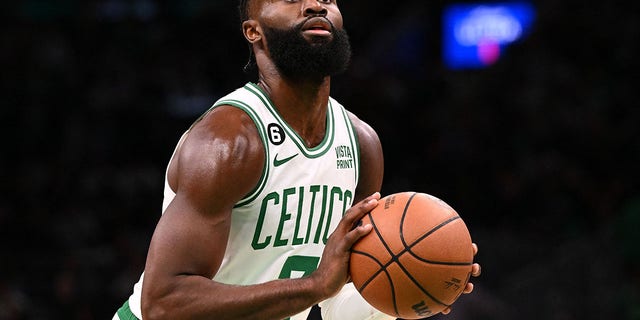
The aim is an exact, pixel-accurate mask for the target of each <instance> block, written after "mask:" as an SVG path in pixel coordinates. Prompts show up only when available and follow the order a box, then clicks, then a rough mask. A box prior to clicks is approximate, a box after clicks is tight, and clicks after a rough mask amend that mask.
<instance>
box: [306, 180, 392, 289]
mask: <svg viewBox="0 0 640 320" xmlns="http://www.w3.org/2000/svg"><path fill="white" fill-rule="evenodd" d="M379 199H380V193H378V192H376V193H374V194H373V195H371V196H369V197H367V198H365V199H364V200H362V201H360V202H358V203H357V204H355V205H354V206H352V207H351V208H349V209H348V210H347V211H346V212H345V214H344V216H343V217H342V220H340V223H339V224H338V226H337V227H336V229H335V230H334V231H333V233H332V234H331V236H329V239H328V240H327V245H326V246H325V248H324V251H323V252H322V259H321V260H320V265H318V269H317V270H316V271H314V273H313V274H312V275H311V277H312V278H314V279H315V280H316V283H317V287H318V289H319V290H323V292H322V296H321V298H322V300H324V299H326V298H329V297H332V296H334V295H335V294H336V293H337V292H338V291H339V290H340V289H341V288H342V287H343V286H344V284H345V283H347V281H348V280H349V259H350V258H351V247H352V246H353V244H354V243H356V242H357V241H358V240H359V239H360V238H362V237H363V236H365V235H366V234H368V233H369V232H370V231H371V230H372V229H373V226H372V225H371V224H366V225H358V223H359V222H360V220H361V219H362V217H363V216H364V215H365V214H367V213H369V211H371V210H372V209H373V208H375V207H376V206H377V205H378V200H379Z"/></svg>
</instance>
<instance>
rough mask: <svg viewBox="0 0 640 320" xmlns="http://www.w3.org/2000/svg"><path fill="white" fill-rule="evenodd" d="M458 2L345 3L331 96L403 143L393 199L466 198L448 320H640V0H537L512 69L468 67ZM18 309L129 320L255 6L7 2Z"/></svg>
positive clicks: (509, 64)
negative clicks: (458, 62)
mask: <svg viewBox="0 0 640 320" xmlns="http://www.w3.org/2000/svg"><path fill="white" fill-rule="evenodd" d="M446 3H452V1H426V2H425V1H418V0H414V1H402V2H394V3H388V2H383V3H380V4H373V3H371V2H370V1H341V2H340V3H339V4H340V7H341V9H342V13H343V15H344V18H345V26H346V28H347V31H349V35H350V37H351V40H352V44H353V49H354V55H353V61H352V64H351V67H350V69H349V70H348V71H347V73H345V74H343V75H340V76H338V77H336V78H334V79H333V89H332V90H333V93H332V95H333V96H334V97H335V98H336V99H338V100H339V101H341V102H342V103H343V104H344V105H345V106H346V107H347V108H349V109H350V110H351V111H353V112H354V113H355V114H356V115H358V116H359V117H360V118H362V119H364V120H365V121H367V122H368V123H370V124H371V125H372V126H373V127H374V128H375V129H376V130H377V132H378V134H379V135H380V138H381V140H382V144H383V148H384V152H385V160H386V166H385V167H386V169H385V182H384V187H383V194H388V193H392V192H399V191H407V190H414V191H420V192H426V193H430V194H433V195H436V196H438V197H440V198H442V199H443V200H445V201H446V202H448V203H449V204H450V205H452V206H453V207H454V208H456V210H457V211H458V212H459V213H460V215H461V216H462V217H463V219H464V220H465V222H466V223H467V225H468V227H469V229H470V231H471V234H472V237H473V238H474V241H475V242H477V243H478V245H479V247H480V253H479V254H478V256H477V260H478V262H480V263H481V264H482V266H483V270H484V272H483V275H482V276H481V277H480V278H479V279H477V280H476V281H475V284H476V291H475V293H474V294H473V295H469V296H464V297H462V298H461V299H460V300H459V301H458V302H457V303H456V305H455V307H454V311H453V312H452V313H451V314H450V315H449V316H447V317H444V316H435V317H434V318H437V319H558V320H565V319H567V320H569V319H640V248H639V246H638V244H640V232H639V231H638V230H639V228H640V188H639V185H638V177H640V174H639V173H640V172H639V171H640V170H639V167H640V166H639V164H640V138H639V137H640V129H639V128H640V125H639V124H640V106H639V105H638V98H640V94H639V93H638V85H639V81H638V80H639V79H638V74H640V73H638V71H640V68H639V63H638V54H639V53H640V50H639V49H640V48H639V46H640V41H639V40H640V16H639V15H640V10H637V9H638V5H637V4H631V3H628V2H625V1H615V0H614V1H609V2H600V3H594V4H591V5H586V4H585V3H583V2H579V1H577V0H570V1H552V0H544V1H537V2H536V1H534V2H533V3H534V4H535V6H536V8H537V17H536V22H535V25H534V28H533V31H532V33H531V34H530V35H528V36H527V37H526V39H524V40H523V41H521V42H519V43H517V44H515V45H514V46H512V47H510V48H509V49H508V51H507V52H506V53H505V54H504V56H503V57H502V58H501V59H500V60H499V61H498V62H497V63H496V64H495V65H493V66H491V67H489V68H486V69H482V70H477V69H474V70H450V69H447V68H446V67H445V66H444V64H443V63H442V61H441V60H442V59H441V55H440V20H439V19H440V15H441V10H442V7H443V5H445V4H446ZM0 8H1V9H2V10H1V12H0V18H1V19H2V22H1V23H0V64H1V65H2V72H1V73H0V82H1V84H0V103H1V106H0V119H2V130H3V132H4V139H3V140H4V143H3V151H2V153H1V157H0V161H1V162H0V164H1V165H2V168H3V169H2V170H0V177H1V178H2V181H3V182H4V183H2V184H1V187H0V188H1V190H0V194H1V195H0V320H5V319H7V320H9V319H10V320H14V319H110V318H111V316H112V315H113V313H114V312H115V310H116V309H117V308H118V307H119V306H120V305H121V304H122V303H123V302H124V301H125V299H126V298H127V297H128V296H129V294H130V293H131V290H132V285H133V283H135V281H136V280H137V278H138V277H139V275H140V272H141V271H142V269H143V267H144V260H145V255H146V250H147V248H148V243H149V240H150V237H151V233H152V232H153V228H154V227H155V223H156V222H157V220H158V218H159V216H160V208H161V200H162V188H163V179H164V172H165V171H164V170H165V166H166V163H167V161H168V159H169V157H170V155H171V153H172V152H173V148H174V146H175V143H176V142H177V140H178V138H179V136H180V135H181V134H182V132H183V130H185V129H186V128H187V127H188V126H189V125H190V124H191V123H192V121H194V120H195V119H196V118H197V116H198V115H199V114H200V113H201V112H203V111H204V110H206V109H207V108H208V107H209V106H210V105H211V104H212V103H213V102H214V101H215V100H216V99H217V98H219V97H221V96H222V95H224V94H226V93H227V92H229V91H230V90H233V89H235V88H236V87H239V86H242V85H243V84H244V83H246V82H247V81H254V80H255V79H253V78H252V76H251V75H246V74H244V73H243V72H242V67H243V66H244V64H245V63H246V62H247V59H248V50H247V45H246V43H245V42H244V40H243V39H242V36H241V34H240V29H239V28H240V27H239V22H238V17H237V11H236V1H204V0H181V1H162V2H161V1H156V0H129V1H125V0H92V1H73V0H59V1H53V0H22V1H12V2H11V3H6V4H3V5H1V6H0Z"/></svg>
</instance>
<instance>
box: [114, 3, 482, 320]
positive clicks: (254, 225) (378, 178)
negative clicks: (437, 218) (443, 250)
mask: <svg viewBox="0 0 640 320" xmlns="http://www.w3.org/2000/svg"><path fill="white" fill-rule="evenodd" d="M240 10H241V14H242V18H243V19H242V20H243V22H242V30H243V34H244V36H245V38H246V40H247V41H248V42H249V44H250V47H251V49H252V57H253V58H252V59H255V60H253V61H254V63H255V66H256V67H257V71H258V74H259V78H258V82H257V83H248V84H246V85H245V86H243V87H241V88H239V89H237V90H235V91H233V92H231V93H230V94H228V95H227V96H225V97H223V98H221V99H220V100H218V101H217V102H216V103H215V104H214V105H213V107H212V108H211V109H210V110H209V111H208V112H206V113H205V114H204V115H203V116H201V117H200V118H199V119H198V120H197V121H196V122H195V123H194V124H193V125H192V126H191V127H190V128H189V129H188V130H187V131H186V132H185V133H184V135H183V136H182V138H181V139H180V141H179V142H178V145H177V147H176V149H175V151H174V154H173V156H172V158H171V160H170V162H169V164H168V168H167V172H166V182H165V198H164V203H163V214H162V216H161V218H160V220H159V222H158V224H157V226H156V229H155V231H154V234H153V237H152V239H151V243H150V247H149V252H148V255H147V261H146V266H145V271H144V272H143V274H142V276H141V277H140V280H139V282H138V283H137V284H136V285H135V286H134V290H133V294H132V295H131V297H130V298H129V299H128V301H127V302H126V303H125V304H124V305H123V306H122V307H121V308H120V309H119V310H118V312H117V313H116V315H114V319H121V320H125V319H142V318H144V319H145V320H151V319H252V320H254V319H287V318H289V319H295V320H304V319H307V317H308V315H309V313H310V309H311V307H312V306H314V305H316V304H319V306H320V310H321V312H322V317H323V319H325V320H331V319H341V320H345V319H347V320H348V319H354V320H355V319H358V320H360V319H393V318H390V317H388V316H386V315H384V314H381V313H380V312H377V311H375V310H374V309H373V308H372V307H370V306H369V305H368V304H367V303H366V302H365V301H364V300H363V299H362V298H361V297H360V296H359V294H358V293H357V292H356V291H355V289H354V287H353V286H352V285H345V284H347V283H348V280H349V279H348V273H347V271H348V262H349V250H350V248H351V246H352V245H353V244H354V243H355V242H356V241H357V240H358V239H360V238H361V237H362V236H364V235H366V234H367V233H368V232H370V231H371V229H372V227H371V225H360V224H358V222H359V220H360V218H361V217H362V216H363V215H364V214H366V213H367V212H369V211H370V210H371V209H373V208H374V207H375V206H376V205H377V200H378V199H379V198H380V194H379V193H378V190H380V187H381V184H382V176H383V157H382V148H381V146H380V141H379V139H378V136H377V135H376V133H375V132H374V130H372V128H371V127H369V126H368V125H367V124H366V123H364V122H363V121H361V120H360V119H358V118H357V117H356V116H354V115H353V114H351V113H350V112H348V111H346V110H345V109H344V108H343V107H342V106H341V105H340V104H339V103H338V102H337V101H336V100H334V99H333V98H331V97H329V91H330V77H331V76H332V75H335V74H337V73H339V72H342V71H343V70H345V68H346V67H347V64H348V62H349V59H350V54H351V50H350V46H349V41H348V38H347V35H346V32H345V30H344V29H343V21H342V16H341V14H340V11H339V9H338V6H337V4H336V2H335V0H324V1H316V0H313V1H312V0H242V1H240ZM467 289H468V288H467ZM467 291H470V290H467Z"/></svg>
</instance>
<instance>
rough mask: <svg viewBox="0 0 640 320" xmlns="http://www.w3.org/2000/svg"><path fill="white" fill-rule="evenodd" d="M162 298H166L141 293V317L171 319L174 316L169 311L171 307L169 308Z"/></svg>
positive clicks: (157, 319) (148, 319) (151, 319)
mask: <svg viewBox="0 0 640 320" xmlns="http://www.w3.org/2000/svg"><path fill="white" fill-rule="evenodd" d="M163 300H166V299H158V298H157V297H153V296H151V295H148V294H147V295H145V294H144V293H143V295H142V301H141V306H140V308H141V311H142V318H143V319H144V320H160V319H173V318H174V317H173V316H172V315H171V312H170V310H171V308H169V307H168V304H167V303H166V302H163Z"/></svg>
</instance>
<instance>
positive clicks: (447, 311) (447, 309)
mask: <svg viewBox="0 0 640 320" xmlns="http://www.w3.org/2000/svg"><path fill="white" fill-rule="evenodd" d="M449 312H451V307H446V308H444V309H443V310H442V311H440V313H442V314H444V315H447V314H449Z"/></svg>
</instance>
